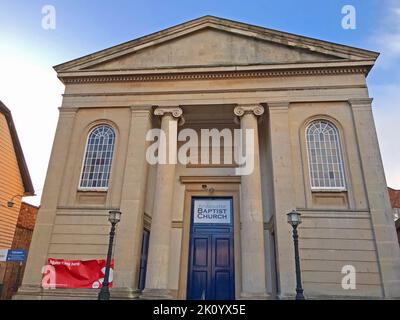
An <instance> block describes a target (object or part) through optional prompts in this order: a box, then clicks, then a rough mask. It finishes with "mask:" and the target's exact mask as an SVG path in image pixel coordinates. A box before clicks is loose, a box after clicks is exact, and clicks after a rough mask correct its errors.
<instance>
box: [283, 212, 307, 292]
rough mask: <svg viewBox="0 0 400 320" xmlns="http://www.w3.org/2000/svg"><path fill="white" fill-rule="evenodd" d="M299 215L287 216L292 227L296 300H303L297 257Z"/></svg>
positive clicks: (295, 213)
mask: <svg viewBox="0 0 400 320" xmlns="http://www.w3.org/2000/svg"><path fill="white" fill-rule="evenodd" d="M300 216H301V214H300V213H298V212H297V211H296V210H293V211H292V212H290V213H288V214H287V217H288V223H289V224H290V225H291V226H292V227H293V242H294V259H295V264H296V300H305V298H304V295H303V288H302V286H301V269H300V257H299V235H298V232H297V227H298V226H299V224H300V223H301V219H300Z"/></svg>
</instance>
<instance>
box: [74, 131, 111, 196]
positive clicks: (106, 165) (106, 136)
mask: <svg viewBox="0 0 400 320" xmlns="http://www.w3.org/2000/svg"><path fill="white" fill-rule="evenodd" d="M114 143H115V132H114V129H113V128H112V127H110V126H109V125H100V126H97V127H95V128H94V129H93V130H92V131H91V132H90V134H89V136H88V139H87V144H86V151H85V160H84V162H83V168H82V175H81V181H80V187H81V188H82V189H107V188H108V179H109V177H110V171H111V162H112V158H113V152H114Z"/></svg>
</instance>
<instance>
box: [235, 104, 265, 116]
mask: <svg viewBox="0 0 400 320" xmlns="http://www.w3.org/2000/svg"><path fill="white" fill-rule="evenodd" d="M233 112H234V113H235V115H236V116H238V117H242V116H243V115H245V114H246V113H253V114H254V115H255V116H261V115H263V114H264V107H263V106H261V105H259V104H242V105H239V106H237V107H236V108H235V109H234V110H233Z"/></svg>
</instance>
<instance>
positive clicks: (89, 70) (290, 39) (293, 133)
mask: <svg viewBox="0 0 400 320" xmlns="http://www.w3.org/2000/svg"><path fill="white" fill-rule="evenodd" d="M377 57H378V54H377V53H375V52H371V51H367V50H363V49H358V48H353V47H349V46H344V45H339V44H334V43H330V42H326V41H320V40H315V39H311V38H307V37H302V36H297V35H293V34H288V33H284V32H279V31H275V30H270V29H265V28H262V27H257V26H252V25H248V24H244V23H239V22H235V21H230V20H225V19H221V18H216V17H211V16H206V17H202V18H199V19H196V20H192V21H189V22H186V23H183V24H180V25H177V26H175V27H172V28H169V29H166V30H163V31H160V32H156V33H154V34H151V35H148V36H145V37H142V38H139V39H136V40H133V41H130V42H127V43H124V44H121V45H118V46H115V47H112V48H109V49H106V50H103V51H100V52H97V53H94V54H91V55H88V56H85V57H82V58H79V59H76V60H73V61H70V62H67V63H64V64H61V65H58V66H56V67H55V70H56V71H57V73H58V77H59V79H60V80H61V81H62V82H63V83H64V84H65V93H64V96H63V102H62V106H61V107H60V108H59V110H60V116H59V121H58V126H57V131H56V136H55V140H54V145H53V150H52V154H51V159H50V163H49V167H48V173H47V177H46V181H45V187H44V190H43V197H42V205H41V207H40V211H39V214H38V219H37V224H36V227H35V231H34V236H33V241H32V244H31V249H30V252H29V258H28V262H27V267H26V272H25V276H24V279H23V284H22V286H21V288H20V290H19V292H18V294H17V295H16V297H15V298H17V299H53V298H83V299H90V298H96V295H97V290H94V289H91V290H90V289H87V290H86V289H55V290H51V289H43V288H41V279H42V274H41V271H42V267H43V266H44V265H45V264H46V261H47V259H48V258H60V259H71V260H90V259H103V258H104V257H105V255H106V253H107V244H108V232H109V228H110V225H109V223H108V221H107V215H108V211H109V210H111V209H117V210H120V211H121V212H122V218H121V222H120V223H119V224H118V226H117V233H116V241H115V246H114V259H115V270H114V277H113V288H112V289H111V295H112V297H113V298H119V299H137V298H142V299H157V298H173V299H192V298H193V299H219V298H224V299H246V298H252V299H268V298H272V299H290V298H293V296H294V294H295V268H294V253H293V240H292V238H291V231H292V230H291V226H290V225H289V224H288V223H287V217H286V214H287V213H288V212H290V211H292V210H293V209H297V210H298V211H299V212H300V213H301V214H302V224H301V225H300V227H299V233H300V258H301V267H302V279H303V286H304V290H305V295H306V297H308V298H336V297H339V298H349V297H354V298H396V297H397V298H400V251H399V247H398V243H397V238H396V232H395V228H394V224H393V219H392V214H391V208H390V203H389V198H388V195H387V192H386V181H385V177H384V171H383V166H382V161H381V156H380V151H379V146H378V141H377V136H376V131H375V125H374V120H373V115H372V110H371V104H372V99H371V98H370V96H369V94H368V87H367V84H366V77H367V75H368V73H369V72H370V70H371V68H372V67H373V65H374V63H375V61H376V59H377ZM382 107H384V106H382ZM157 128H161V129H162V130H163V132H165V133H166V134H165V138H166V141H167V143H166V144H167V145H168V147H171V146H172V147H174V145H175V146H177V147H178V148H179V147H180V146H182V145H183V144H184V141H182V139H180V138H179V137H180V136H181V135H180V133H181V132H182V131H183V130H184V129H192V132H197V133H200V132H202V130H204V129H218V130H224V129H228V131H229V132H234V130H236V129H242V130H244V129H246V130H251V131H252V132H254V139H253V144H252V146H253V153H252V155H253V156H254V157H253V159H254V163H253V170H251V172H250V173H248V174H237V172H238V171H237V166H238V165H237V164H235V163H233V162H232V163H227V162H224V160H225V158H224V159H223V160H222V161H221V162H220V163H201V162H197V163H196V161H193V162H190V163H186V164H183V163H179V162H176V163H167V164H151V163H149V161H148V158H147V157H146V154H147V152H148V150H149V146H151V143H152V142H151V141H149V140H148V139H147V140H146V136H147V135H148V132H149V130H151V129H157ZM170 128H176V130H175V131H174V130H169V129H170ZM219 132H221V131H219ZM228 136H229V134H228ZM178 140H179V141H178ZM99 141H100V142H99ZM204 149H205V148H204V146H203V148H202V146H199V147H198V152H199V154H200V153H201V152H203V151H204ZM217 149H218V151H220V149H219V148H215V147H213V146H211V148H209V149H208V150H207V151H211V153H213V152H216V151H217ZM192 151H193V150H192ZM193 153H194V152H192V153H191V155H193V156H195V155H194V154H193ZM217 154H218V153H217ZM194 158H195V157H194ZM207 208H208V209H207ZM210 208H211V209H210ZM216 208H217V209H218V210H217V209H216ZM215 210H217V211H215ZM221 210H222V211H221ZM210 212H211V213H213V214H214V213H215V212H217V213H216V215H209V213H210ZM221 212H223V214H220V213H221ZM201 219H203V220H201ZM204 219H205V220H204ZM213 219H222V220H218V221H217V220H215V221H214V220H213ZM349 265H350V266H353V267H354V269H355V271H356V288H353V289H345V288H344V287H343V286H342V280H343V277H345V275H346V274H344V273H342V271H343V268H344V267H345V266H349Z"/></svg>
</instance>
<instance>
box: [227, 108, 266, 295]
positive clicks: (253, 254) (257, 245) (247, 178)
mask: <svg viewBox="0 0 400 320" xmlns="http://www.w3.org/2000/svg"><path fill="white" fill-rule="evenodd" d="M234 113H235V115H236V116H238V117H240V125H241V129H242V130H243V136H244V140H246V138H245V137H246V135H247V130H252V131H253V133H254V141H253V144H254V145H253V148H251V152H254V154H253V156H254V158H253V159H254V169H253V171H251V172H250V173H249V174H244V175H242V176H241V210H240V223H241V230H240V242H241V260H242V270H241V271H242V293H241V297H242V298H245V299H265V298H266V297H267V290H266V283H265V272H266V271H265V250H264V221H263V211H262V197H261V173H260V156H259V142H258V123H257V120H258V119H257V116H261V115H262V114H263V113H264V108H263V107H262V106H260V105H239V106H237V107H236V108H235V109H234ZM244 150H246V149H244Z"/></svg>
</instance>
